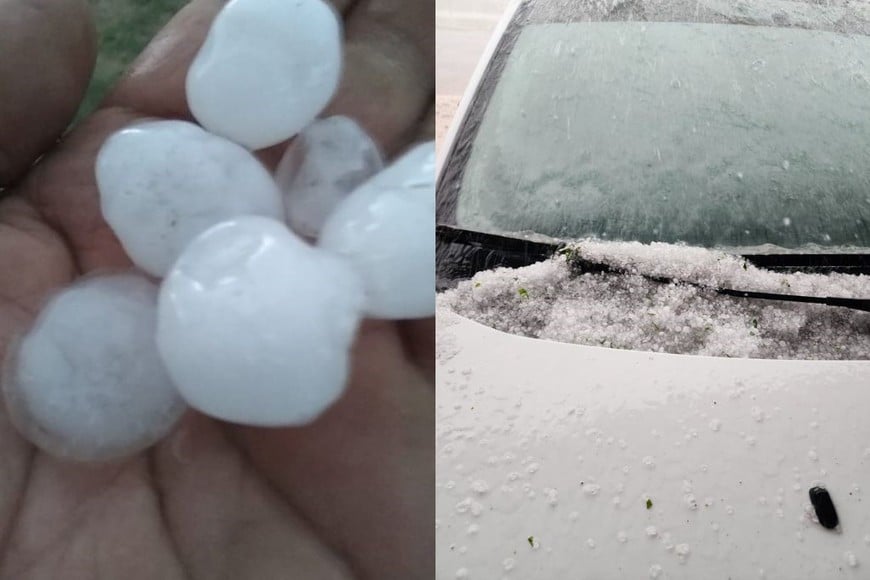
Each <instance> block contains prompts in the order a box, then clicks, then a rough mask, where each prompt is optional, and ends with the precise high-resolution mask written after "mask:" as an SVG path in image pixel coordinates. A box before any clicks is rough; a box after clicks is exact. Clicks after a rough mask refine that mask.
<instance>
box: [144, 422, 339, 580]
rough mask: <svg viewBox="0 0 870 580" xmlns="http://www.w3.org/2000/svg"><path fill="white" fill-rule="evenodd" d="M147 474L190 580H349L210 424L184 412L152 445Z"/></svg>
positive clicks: (335, 558) (335, 560) (334, 557)
mask: <svg viewBox="0 0 870 580" xmlns="http://www.w3.org/2000/svg"><path fill="white" fill-rule="evenodd" d="M154 473H155V480H156V483H157V487H158V489H159V491H160V495H161V498H162V507H163V512H164V517H165V518H166V521H167V524H168V526H169V529H170V532H171V535H172V537H173V539H174V541H175V543H176V545H177V546H178V553H179V558H180V559H181V561H182V562H183V564H184V568H185V570H186V571H187V572H188V574H189V575H190V576H191V577H192V578H317V579H322V580H347V579H350V578H351V575H350V573H349V572H348V570H347V567H346V565H345V564H344V562H343V561H341V559H340V558H339V557H338V556H337V555H336V554H334V553H333V552H332V551H331V550H329V549H328V548H327V547H325V546H324V545H323V544H322V543H321V542H320V541H319V540H318V539H317V538H316V537H315V535H314V533H313V532H312V530H311V528H310V526H308V524H306V523H305V522H304V521H303V520H302V519H301V518H300V517H299V516H298V515H296V514H295V513H293V512H292V511H291V510H290V509H289V508H288V506H287V504H286V502H285V501H284V499H283V498H282V497H281V496H280V495H279V494H278V493H276V492H275V491H274V490H273V489H271V488H270V487H269V486H268V485H267V484H266V483H265V482H264V481H262V480H261V478H259V477H258V476H257V474H256V472H255V471H253V470H252V469H251V467H250V465H249V463H248V461H247V459H246V458H245V457H243V456H242V454H241V453H240V452H239V450H238V448H237V447H235V446H234V445H232V444H230V443H229V442H228V441H227V439H226V437H225V435H224V433H223V432H222V431H221V429H220V428H219V426H218V424H217V423H215V422H214V421H212V420H210V419H207V418H206V417H204V416H202V415H200V414H198V413H189V414H188V415H187V416H186V417H185V420H184V421H183V423H182V424H181V425H180V426H179V428H178V429H176V430H175V432H174V433H173V434H172V435H171V436H170V437H169V438H168V439H167V440H165V441H164V442H162V443H161V444H160V445H158V446H157V448H156V450H155V453H154Z"/></svg>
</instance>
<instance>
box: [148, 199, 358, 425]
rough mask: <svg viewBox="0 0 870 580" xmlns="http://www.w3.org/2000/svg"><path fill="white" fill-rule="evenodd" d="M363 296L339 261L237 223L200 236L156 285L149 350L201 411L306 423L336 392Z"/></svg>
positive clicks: (268, 223) (282, 230)
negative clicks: (154, 329) (155, 320)
mask: <svg viewBox="0 0 870 580" xmlns="http://www.w3.org/2000/svg"><path fill="white" fill-rule="evenodd" d="M362 294H363V292H362V287H361V281H360V280H359V278H358V277H357V275H356V273H355V272H354V270H353V268H352V267H351V266H350V264H348V263H346V262H345V261H344V260H343V259H341V258H340V257H337V256H334V255H332V254H330V253H328V252H324V251H323V250H320V249H318V248H316V247H313V246H311V245H309V244H307V243H306V242H305V241H304V240H302V239H301V238H299V237H298V236H296V235H295V234H293V232H291V231H290V230H289V229H287V227H286V226H285V225H284V224H282V223H279V222H277V221H275V220H270V219H266V218H261V217H255V216H254V217H252V216H246V217H240V218H238V219H235V220H231V221H228V222H225V223H222V224H219V225H217V226H215V227H213V228H211V229H210V230H208V231H206V232H205V233H203V234H201V235H200V236H199V237H198V238H197V239H196V240H194V241H193V242H192V243H191V244H190V246H188V247H187V249H186V250H185V251H184V253H182V255H181V257H180V258H179V259H178V261H177V262H176V264H175V266H174V267H173V268H172V271H171V272H170V273H169V275H168V276H167V277H166V279H165V280H164V281H163V286H162V288H161V290H160V300H159V307H158V325H157V344H158V348H159V350H160V353H161V355H162V357H163V361H164V362H165V364H166V368H167V369H168V371H169V374H170V376H171V377H172V379H173V380H174V381H175V383H176V385H177V386H178V389H179V391H180V393H181V395H182V397H183V398H184V399H185V400H186V401H187V402H188V403H189V404H190V405H191V406H192V407H194V408H196V409H198V410H200V411H202V412H203V413H205V414H207V415H210V416H212V417H216V418H220V419H224V420H226V421H231V422H234V423H241V424H246V425H259V426H285V425H301V424H305V423H308V422H310V421H312V420H314V419H315V418H316V417H317V416H319V415H320V414H321V413H322V412H323V411H324V410H325V409H326V408H327V407H329V406H330V405H331V404H332V403H333V402H334V401H335V400H336V399H337V398H338V397H339V396H340V395H341V394H342V393H343V392H344V388H345V386H346V383H347V378H348V373H349V364H350V363H349V361H350V346H351V343H352V341H353V339H354V336H355V334H356V331H357V327H358V325H359V322H360V317H361V306H362Z"/></svg>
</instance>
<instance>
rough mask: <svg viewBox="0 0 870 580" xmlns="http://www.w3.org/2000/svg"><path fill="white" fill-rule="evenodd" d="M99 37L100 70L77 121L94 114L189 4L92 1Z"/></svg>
mask: <svg viewBox="0 0 870 580" xmlns="http://www.w3.org/2000/svg"><path fill="white" fill-rule="evenodd" d="M90 3H91V7H92V8H93V10H94V18H95V21H96V24H97V30H98V31H99V36H100V52H99V56H98V57H97V66H96V69H95V71H94V76H93V78H92V79H91V84H90V85H89V86H88V91H87V93H86V95H85V99H84V101H83V102H82V105H81V107H80V108H79V112H78V116H77V119H79V118H81V117H82V116H84V115H86V114H88V113H90V112H91V111H93V110H94V109H95V108H96V107H97V105H98V104H99V103H100V101H101V100H102V98H103V97H104V96H105V94H106V93H107V92H108V90H109V89H110V88H111V87H112V85H114V84H115V81H116V80H118V77H119V76H120V75H121V74H122V73H123V72H124V70H125V69H126V68H127V66H129V64H130V63H131V62H132V61H133V60H134V59H135V58H136V56H138V54H139V53H140V52H141V51H142V49H143V48H145V45H147V44H148V41H149V40H151V38H152V37H153V36H154V35H155V34H156V33H157V31H158V30H160V29H161V28H162V27H163V25H164V24H166V22H168V21H169V19H170V18H172V16H173V14H175V13H176V12H178V10H180V9H181V7H182V6H184V5H185V4H186V3H187V0H90Z"/></svg>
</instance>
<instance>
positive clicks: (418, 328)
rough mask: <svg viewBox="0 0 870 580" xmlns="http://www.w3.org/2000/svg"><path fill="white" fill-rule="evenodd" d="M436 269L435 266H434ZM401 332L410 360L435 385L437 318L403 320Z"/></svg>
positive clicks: (400, 323) (400, 327)
mask: <svg viewBox="0 0 870 580" xmlns="http://www.w3.org/2000/svg"><path fill="white" fill-rule="evenodd" d="M433 267H434V266H433ZM399 332H400V333H401V336H402V342H403V343H404V346H405V352H406V353H407V355H408V358H409V359H410V360H411V362H412V363H414V364H415V365H416V366H417V368H419V369H420V371H422V373H423V376H424V377H425V378H426V379H427V380H428V381H429V383H430V384H431V385H433V386H434V385H435V317H432V318H422V319H419V320H402V321H400V322H399Z"/></svg>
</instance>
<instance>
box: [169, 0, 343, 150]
mask: <svg viewBox="0 0 870 580" xmlns="http://www.w3.org/2000/svg"><path fill="white" fill-rule="evenodd" d="M340 75H341V24H340V21H339V18H338V15H337V14H336V12H335V10H334V9H333V8H332V6H330V5H329V4H327V3H326V2H324V1H323V0H293V1H292V2H291V1H288V0H232V1H231V2H229V3H227V4H226V6H224V7H223V9H221V11H220V13H219V14H218V15H217V17H216V18H215V20H214V22H213V23H212V26H211V29H210V30H209V33H208V36H207V37H206V39H205V42H204V44H203V46H202V48H201V49H200V51H199V52H198V53H197V55H196V57H195V58H194V60H193V63H192V64H191V65H190V69H189V70H188V73H187V82H186V91H187V101H188V105H189V106H190V110H191V112H192V113H193V116H194V117H195V118H196V120H197V121H198V122H199V123H200V124H201V125H202V126H203V127H205V128H206V129H208V130H209V131H211V132H212V133H215V134H217V135H222V136H224V137H226V138H227V139H230V140H232V141H235V142H236V143H240V144H242V145H244V146H245V147H248V148H249V149H260V148H263V147H268V146H270V145H275V144H277V143H280V142H282V141H285V140H287V139H289V138H290V137H292V136H294V135H295V134H296V133H298V132H299V131H300V130H301V129H302V128H303V127H305V126H306V125H308V124H309V123H310V122H311V120H312V119H314V118H315V117H316V116H317V115H318V113H320V112H321V111H322V110H323V109H324V107H326V105H327V104H328V103H329V101H330V100H331V99H332V96H333V95H334V94H335V91H336V89H337V88H338V82H339V77H340Z"/></svg>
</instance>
